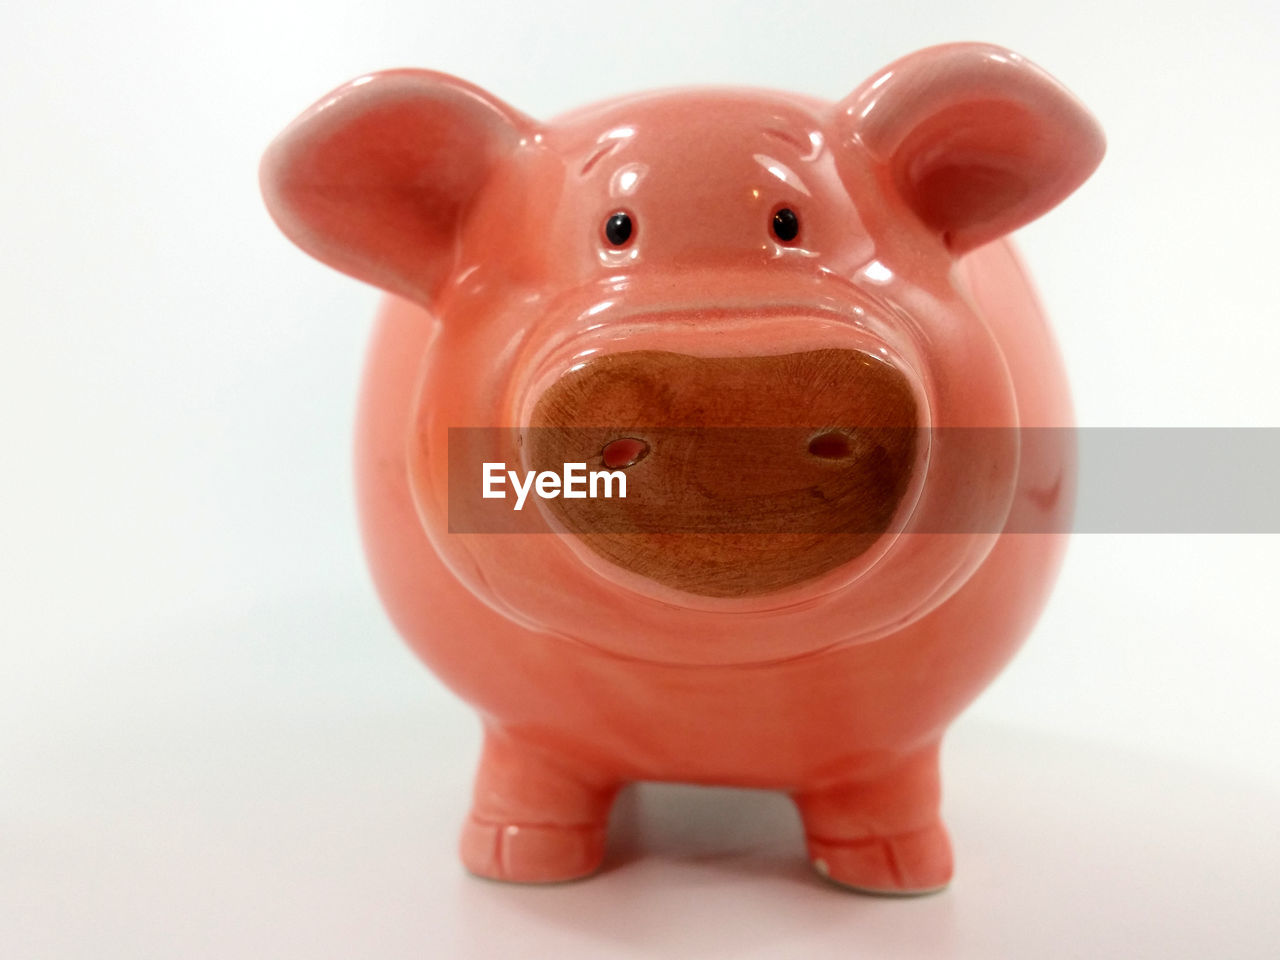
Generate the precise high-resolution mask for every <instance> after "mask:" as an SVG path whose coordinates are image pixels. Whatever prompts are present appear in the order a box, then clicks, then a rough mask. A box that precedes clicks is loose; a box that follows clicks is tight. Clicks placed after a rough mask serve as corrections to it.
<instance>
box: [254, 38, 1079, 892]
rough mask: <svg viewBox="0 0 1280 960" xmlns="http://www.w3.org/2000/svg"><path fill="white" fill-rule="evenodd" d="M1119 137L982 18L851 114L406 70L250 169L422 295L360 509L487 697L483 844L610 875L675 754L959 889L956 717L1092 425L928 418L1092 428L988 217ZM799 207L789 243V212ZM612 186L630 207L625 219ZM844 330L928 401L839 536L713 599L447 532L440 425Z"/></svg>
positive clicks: (821, 863) (566, 538)
mask: <svg viewBox="0 0 1280 960" xmlns="http://www.w3.org/2000/svg"><path fill="white" fill-rule="evenodd" d="M1102 151H1103V141H1102V137H1101V133H1100V132H1099V130H1098V128H1097V126H1096V124H1095V123H1094V121H1093V120H1092V118H1091V117H1090V116H1089V115H1088V114H1087V113H1086V112H1085V111H1084V109H1083V108H1082V107H1081V106H1080V105H1079V104H1078V103H1077V102H1076V101H1075V100H1074V99H1072V98H1071V96H1070V95H1069V94H1067V93H1066V92H1065V91H1064V90H1063V89H1062V88H1061V87H1060V86H1058V85H1057V84H1056V83H1055V82H1054V81H1053V80H1052V79H1050V78H1049V77H1048V76H1047V75H1046V74H1044V73H1043V72H1042V71H1040V70H1039V69H1038V68H1036V67H1035V66H1033V65H1031V64H1030V63H1028V62H1027V61H1025V60H1022V59H1021V58H1019V57H1017V56H1016V55H1015V54H1012V53H1009V52H1008V51H1005V50H1001V49H999V48H995V47H989V46H985V45H978V44H955V45H949V46H943V47H937V48H932V49H929V50H925V51H922V52H920V53H917V54H914V55H912V56H909V57H907V58H904V59H903V60H900V61H898V62H897V63H895V64H893V65H891V66H890V67H888V68H886V69H885V70H883V71H881V72H879V73H878V74H876V75H875V76H873V77H872V78H871V79H870V80H868V81H867V82H865V83H864V84H862V85H861V86H860V87H858V88H857V89H856V90H855V91H854V92H853V93H852V94H850V95H849V96H848V97H847V98H846V99H845V100H843V101H841V102H840V103H839V104H836V105H831V104H826V103H822V102H819V101H816V100H813V99H810V98H807V97H800V96H794V95H788V94H781V93H768V92H762V91H754V90H707V91H699V90H694V91H680V92H671V93H656V94H648V95H641V96H635V97H630V98H625V99H621V100H617V101H614V102H611V103H606V104H602V105H598V106H593V107H588V108H585V109H582V110H579V111H576V112H574V113H572V114H570V115H567V116H564V117H561V118H559V119H558V120H555V121H552V122H549V123H539V122H536V121H534V120H532V119H530V118H528V117H525V116H523V115H522V114H520V113H518V112H517V111H515V110H513V109H512V108H510V107H508V106H506V105H505V104H503V103H501V102H499V101H497V100H495V99H494V98H492V97H491V96H489V95H488V94H485V93H483V92H482V91H480V90H477V89H476V88H474V87H471V86H469V85H467V84H465V83H463V82H461V81H459V80H456V79H453V78H451V77H447V76H444V75H441V74H435V73H429V72H425V71H411V70H402V71H392V72H388V73H384V74H376V75H373V76H370V77H364V78H361V79H359V80H356V81H354V82H353V83H351V84H349V85H347V86H345V87H342V88H340V89H339V90H337V91H336V92H334V93H333V94H331V95H330V96H329V97H327V98H325V99H324V100H323V101H321V102H320V103H319V104H317V105H316V106H315V107H313V108H312V109H311V110H309V111H308V112H307V113H305V114H304V115H303V116H302V117H300V118H299V119H298V120H297V121H296V122H295V123H294V124H293V125H292V126H290V127H289V129H288V130H286V131H285V132H284V133H283V134H282V135H281V137H280V138H279V139H278V140H277V141H276V142H275V143H274V144H273V145H272V147H271V148H270V150H269V151H268V154H267V156H266V158H265V160H264V163H263V173H262V177H263V189H264V193H265V196H266V198H267V203H268V206H269V208H270V210H271V212H272V215H273V216H274V217H275V218H276V220H277V222H278V223H279V224H280V226H281V228H282V229H283V230H284V232H285V233H286V234H287V235H288V236H289V237H290V238H291V239H293V240H294V241H295V242H296V243H298V244H299V245H300V246H301V247H302V248H303V249H305V250H307V251H308V252H309V253H311V254H313V255H314V256H316V257H318V258H319V259H321V260H323V261H325V262H326V263H329V264H331V265H332V266H335V267H337V268H338V269H341V270H344V271H346V272H348V273H350V274H351V275H353V276H356V277H358V278H360V279H363V280H366V281H369V282H371V283H374V284H377V285H378V286H381V287H383V288H384V289H386V290H388V291H390V292H392V293H394V294H397V295H398V296H396V297H393V298H391V299H389V300H388V301H387V302H386V305H385V307H384V308H383V310H382V313H381V315H380V317H379V319H378V322H377V327H376V330H375V332H374V335H373V342H372V346H371V349H370V353H369V359H368V367H367V370H366V375H365V381H364V389H363V396H362V398H361V404H360V414H359V423H358V431H359V432H358V439H357V466H358V477H359V492H360V510H361V518H362V524H363V529H364V535H365V542H366V546H367V550H368V555H369V561H370V564H371V567H372V570H373V574H374V578H375V580H376V582H377V585H378V588H379V591H380V593H381V596H382V598H383V601H384V603H385V604H386V607H387V609H388V611H389V612H390V614H391V616H392V617H393V619H394V620H395V622H396V624H397V626H398V627H399V629H400V631H401V632H402V633H403V635H404V636H405V638H406V640H407V641H408V642H409V643H410V645H411V646H412V647H413V649H414V650H415V651H416V652H417V653H418V654H419V655H420V656H421V657H422V659H423V660H424V661H425V662H426V663H427V664H428V665H429V666H430V667H431V668H432V670H434V671H435V672H436V673H437V674H438V675H439V676H440V677H441V678H442V679H443V680H444V682H446V683H447V684H448V685H449V686H450V687H451V688H452V689H453V690H455V691H456V692H457V693H458V694H459V695H460V696H462V697H463V698H465V699H466V700H467V701H469V702H470V703H472V704H473V705H474V706H475V707H476V708H477V709H478V710H479V711H480V713H481V715H482V717H483V720H484V723H485V730H486V738H485V748H484V755H483V757H482V758H481V763H480V770H479V774H478V777H477V783H476V792H475V801H474V806H473V809H472V814H471V816H470V818H469V819H468V822H467V824H466V826H465V827H464V831H463V839H462V856H463V860H464V862H465V863H466V865H467V867H468V868H469V869H470V870H472V871H473V872H476V873H479V874H482V875H484V876H489V877H495V878H500V879H507V880H516V881H553V880H562V879H569V878H572V877H576V876H582V875H584V874H587V873H590V872H591V871H592V870H594V869H595V868H596V866H597V865H598V864H599V861H600V858H601V856H602V853H603V845H604V833H605V823H606V819H607V815H608V811H609V807H610V803H611V801H612V798H613V796H614V794H615V792H616V791H617V789H618V788H619V787H620V786H621V785H622V784H624V783H626V782H628V781H633V780H679V781H689V782H696V783H719V784H737V785H746V786H758V787H767V788H773V789H779V790H786V791H788V792H790V793H791V794H792V795H793V796H794V798H795V800H796V803H797V805H798V807H799V810H800V812H801V815H802V817H803V819H804V823H805V829H806V833H807V835H808V837H809V855H810V857H811V859H812V860H813V862H814V864H815V866H816V867H817V869H819V870H820V871H821V872H822V873H824V874H825V875H828V876H830V877H831V878H832V879H833V880H836V881H838V882H840V883H843V884H846V885H848V886H852V887H856V888H860V889H865V890H874V891H882V892H922V891H927V890H933V889H937V888H939V887H941V886H944V885H945V884H946V883H947V881H948V880H949V878H950V876H951V855H950V846H949V842H948V840H947V836H946V832H945V829H944V828H943V826H942V824H941V821H940V820H939V817H938V799H939V784H938V771H937V751H938V745H939V741H940V739H941V737H942V734H943V732H944V730H945V728H946V726H947V724H948V723H949V722H950V721H951V719H953V718H954V717H955V716H956V715H957V713H959V711H960V710H961V709H963V708H964V706H965V705H966V704H967V703H968V702H969V701H970V700H971V699H972V698H973V697H974V696H975V695H976V694H977V693H978V692H979V691H980V690H981V689H982V688H983V686H984V685H985V684H986V683H987V682H988V681H989V680H990V679H991V678H992V677H993V676H994V675H995V673H996V672H997V671H998V670H999V669H1000V668H1001V666H1002V665H1003V664H1004V663H1005V662H1006V661H1007V660H1008V658H1009V657H1010V656H1011V655H1012V653H1013V652H1014V650H1015V649H1016V648H1017V646H1018V645H1019V643H1021V641H1022V639H1023V638H1024V636H1025V635H1026V633H1027V632H1028V630H1029V629H1030V627H1031V626H1032V624H1033V622H1034V620H1035V618H1036V616H1037V614H1038V612H1039V610H1040V608H1041V606H1042V604H1043V602H1044V600H1045V597H1046V595H1047V593H1048V590H1049V588H1050V585H1051V582H1052V580H1053V577H1054V575H1055V573H1056V570H1057V567H1058V563H1059V560H1060V557H1061V552H1062V549H1063V545H1064V538H1063V535H1062V534H1061V533H1054V532H1048V533H1035V534H1030V533H1025V534H1024V533H1019V534H1013V533H1008V532H1001V531H1004V530H1008V529H1012V528H1017V529H1028V528H1034V529H1037V530H1047V531H1055V530H1056V531H1063V530H1065V529H1066V527H1067V525H1068V522H1069V514H1070V509H1071V503H1072V495H1073V489H1074V450H1073V448H1072V446H1071V441H1070V434H1069V432H1068V431H1060V432H1056V433H1055V434H1054V436H1055V437H1056V438H1057V439H1056V440H1054V441H1053V442H1052V443H1039V444H1036V445H1035V447H1034V449H1028V448H1026V447H1025V445H1022V444H1020V442H1019V436H1020V435H1019V434H1018V433H1017V432H1016V431H1015V430H1001V431H993V432H992V436H994V437H997V438H998V439H997V440H995V441H993V442H992V443H990V444H987V445H985V446H981V447H976V446H974V445H973V444H958V443H955V442H954V441H953V440H952V439H950V438H952V437H953V436H954V435H955V434H956V433H957V431H939V430H937V429H933V428H943V427H1000V428H1014V427H1019V426H1022V427H1032V426H1069V425H1070V424H1071V409H1070V400H1069V395H1068V391H1067V385H1066V380H1065V377H1064V375H1063V371H1062V368H1061V363H1060V360H1059V357H1058V353H1057V350H1056V348H1055V346H1054V342H1053V338H1052V335H1051V332H1050V331H1049V329H1048V327H1047V325H1046V323H1045V320H1044V318H1043V316H1042V315H1041V312H1040V310H1039V307H1038V306H1037V304H1036V301H1035V299H1034V296H1033V294H1032V292H1031V290H1030V288H1029V286H1028V284H1027V281H1026V279H1025V278H1024V276H1023V274H1022V271H1021V269H1020V267H1019V265H1018V263H1017V261H1016V259H1015V257H1014V255H1013V253H1012V251H1011V250H1010V248H1009V247H1008V246H1007V245H1006V244H1004V243H1003V242H999V243H993V242H992V241H997V240H998V239H999V238H1000V237H1002V236H1003V235H1004V234H1006V233H1008V232H1009V231H1011V230H1013V229H1015V228H1016V227H1018V226H1020V225H1022V224H1023V223H1026V222H1027V221H1029V220H1031V219H1032V218H1034V217H1036V216H1039V215H1040V214H1041V213H1043V212H1045V211H1046V210H1048V209H1049V208H1051V207H1052V206H1054V205H1055V204H1056V203H1058V202H1059V201H1060V200H1062V199H1063V198H1064V197H1065V196H1067V195H1068V194H1069V193H1070V192H1071V191H1072V190H1074V189H1075V188H1076V187H1077V186H1078V185H1079V184H1080V183H1081V182H1082V181H1083V180H1084V179H1085V178H1086V177H1087V176H1088V175H1089V173H1090V172H1092V170H1093V168H1094V167H1095V166H1096V165H1097V163H1098V162H1099V160H1100V159H1101V156H1102ZM784 208H785V209H787V210H791V211H794V213H795V214H796V215H797V217H798V223H799V228H798V233H797V234H796V236H795V237H794V238H793V239H787V238H786V237H784V236H782V235H780V234H779V233H778V232H776V230H775V229H774V228H773V227H772V224H773V222H774V216H775V214H776V213H777V212H778V211H779V210H782V209H784ZM619 212H625V213H626V214H627V215H628V217H629V218H630V221H631V224H632V232H631V234H630V236H628V237H627V238H626V239H625V242H623V243H621V244H616V243H613V242H611V241H610V238H609V236H608V233H607V231H606V229H605V224H606V221H607V220H608V219H609V218H610V217H611V216H612V215H614V214H615V213H619ZM822 350H842V351H855V352H857V353H858V354H859V355H866V356H869V357H872V358H875V360H877V361H879V362H883V363H885V364H888V365H889V366H890V367H891V368H892V369H893V370H894V371H896V372H897V373H899V374H901V377H902V378H903V382H904V383H906V384H909V387H910V390H911V392H912V395H913V396H914V398H915V405H914V411H915V421H916V422H915V425H916V426H919V427H925V428H931V429H930V430H928V431H927V432H926V433H925V434H924V435H925V436H927V437H928V438H929V439H928V442H927V446H926V447H925V448H923V449H921V450H920V451H919V455H918V458H917V460H916V461H915V463H914V467H913V469H912V472H911V481H910V485H909V487H908V489H907V493H906V495H905V496H904V498H903V500H902V501H901V503H900V505H899V506H898V507H897V513H896V517H897V522H896V523H895V526H894V528H893V529H892V530H891V531H889V532H886V533H885V534H884V535H883V536H880V537H879V538H878V539H877V540H876V542H875V544H874V546H872V547H871V549H869V550H867V551H866V552H865V553H863V554H861V555H859V556H858V557H856V558H855V559H853V560H851V561H850V562H848V563H843V564H840V565H838V566H836V567H834V568H832V569H828V570H825V571H824V572H822V573H820V574H819V575H816V576H813V577H809V578H807V579H804V580H802V581H801V582H796V583H793V584H791V585H788V586H786V587H784V588H783V589H780V590H767V591H764V592H754V593H753V592H750V591H746V592H744V593H743V594H742V595H740V596H711V595H699V594H694V593H689V592H684V591H682V590H680V589H677V588H674V587H672V586H670V585H669V583H662V582H658V580H656V579H654V578H653V577H651V576H646V575H645V574H644V573H642V572H638V571H637V570H636V569H630V568H628V567H626V566H625V565H618V564H616V563H611V562H610V561H609V560H607V559H605V558H604V557H603V556H601V555H600V554H599V553H597V552H593V550H591V549H588V548H587V547H586V546H584V541H583V538H580V537H578V536H575V535H573V534H571V533H567V532H563V531H561V532H554V533H545V532H543V533H539V532H521V533H508V534H493V533H488V534H478V533H471V534H468V533H451V532H449V527H448V522H447V509H448V498H449V495H450V489H449V483H448V481H449V464H448V462H447V457H446V451H447V449H448V438H449V434H448V431H449V429H450V428H454V427H513V428H521V427H525V426H527V425H528V424H529V423H530V422H531V417H532V415H533V411H534V408H535V406H536V405H537V403H538V401H539V399H540V398H542V397H545V396H547V395H548V391H550V390H552V389H553V388H554V387H555V386H556V385H557V384H561V383H563V382H564V378H566V377H567V376H568V375H569V374H570V373H571V372H573V371H575V370H579V369H581V368H582V367H583V365H584V364H588V363H597V362H599V361H601V360H602V359H607V358H609V357H612V356H615V355H618V356H622V355H626V356H633V355H635V352H637V351H661V352H665V353H671V354H677V355H679V356H682V357H692V358H733V359H738V360H741V361H743V362H744V364H746V363H749V362H750V361H751V360H752V359H753V358H762V357H780V356H784V355H791V354H801V353H805V352H810V351H822ZM743 369H747V368H746V367H743ZM712 388H713V389H714V384H713V385H712ZM814 389H815V390H819V389H821V390H831V389H838V385H836V387H834V388H833V386H832V385H830V384H827V385H822V386H818V385H815V387H814ZM741 406H742V407H743V408H744V409H743V410H742V411H741V417H740V422H741V423H746V424H749V425H752V426H773V425H782V424H788V423H794V422H796V420H795V418H796V417H797V416H800V414H797V413H796V412H795V411H792V410H789V409H783V408H782V407H784V406H786V405H784V404H780V402H779V401H778V400H777V399H776V398H773V397H771V394H770V389H769V384H767V383H762V384H761V386H760V390H759V396H758V398H755V399H751V400H748V401H747V402H745V403H743V404H742V405H741ZM695 419H696V417H695ZM799 422H803V420H801V421H799ZM721 425H722V424H717V423H707V424H706V426H709V427H715V426H721ZM650 426H654V427H660V426H662V424H651V425H650ZM496 435H497V434H496V433H495V436H496ZM500 454H501V451H500V450H496V449H495V450H494V451H493V456H492V458H493V459H498V460H500V459H503V457H502V456H501V455H500ZM455 495H456V494H455ZM1029 516H1034V523H1032V522H1028V521H1027V518H1028V517H1029ZM526 522H528V523H529V524H532V525H533V527H536V528H540V529H547V527H548V525H549V524H551V523H552V520H551V518H550V517H549V516H548V514H547V513H546V512H545V511H542V510H531V511H530V512H529V514H528V517H527V518H526ZM530 529H532V528H530ZM940 530H965V531H974V532H962V533H960V532H938V531H940ZM677 536H678V535H677ZM735 562H736V561H735ZM741 562H743V563H749V562H750V561H749V559H742V560H741Z"/></svg>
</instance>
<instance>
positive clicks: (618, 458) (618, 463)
mask: <svg viewBox="0 0 1280 960" xmlns="http://www.w3.org/2000/svg"><path fill="white" fill-rule="evenodd" d="M648 453H649V445H648V444H647V443H645V442H644V441H643V440H637V439H636V438H635V437H619V438H618V439H617V440H610V441H609V442H608V443H606V444H605V445H604V449H602V450H601V451H600V457H601V459H603V460H604V465H605V466H606V467H608V468H609V469H610V470H621V469H622V468H623V467H629V466H631V465H632V464H633V463H636V462H637V461H639V460H643V459H644V458H645V456H646V455H647V454H648Z"/></svg>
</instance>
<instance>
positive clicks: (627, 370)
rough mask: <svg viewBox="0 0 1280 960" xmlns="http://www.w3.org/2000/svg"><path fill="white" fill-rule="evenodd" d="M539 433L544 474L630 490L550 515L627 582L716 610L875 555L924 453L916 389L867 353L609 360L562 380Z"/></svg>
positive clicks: (534, 455)
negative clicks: (597, 476)
mask: <svg viewBox="0 0 1280 960" xmlns="http://www.w3.org/2000/svg"><path fill="white" fill-rule="evenodd" d="M531 426H532V427H533V429H531V430H529V431H528V433H527V439H526V441H525V444H526V457H527V465H528V467H529V468H530V469H533V470H538V471H542V470H550V471H553V472H556V473H560V472H561V470H562V469H563V465H564V464H566V463H585V464H586V469H587V470H588V471H597V470H603V469H612V470H621V471H622V472H623V473H624V474H625V476H626V497H625V499H624V498H621V497H618V496H616V495H615V496H612V497H605V496H596V497H591V496H587V497H582V498H576V499H570V498H565V497H559V498H556V499H551V500H547V501H546V505H547V506H548V507H549V508H550V509H551V510H552V511H553V513H554V514H555V516H556V517H557V518H558V519H559V521H560V522H561V523H562V524H563V525H564V526H565V527H566V528H567V529H568V530H570V531H571V532H573V533H575V534H577V535H578V536H579V537H580V538H581V539H582V541H583V542H584V543H585V544H586V545H587V546H588V547H589V548H590V549H591V550H593V551H594V552H595V553H597V554H599V555H600V556H602V557H604V558H605V559H607V560H609V561H610V562H612V563H614V564H616V565H617V566H619V567H622V568H624V569H626V570H630V571H633V572H635V573H638V574H640V575H642V576H644V577H647V578H650V579H652V580H655V581H657V582H659V583H662V584H665V585H667V586H670V587H675V588H677V589H679V590H683V591H686V592H689V593H693V594H699V595H702V596H708V597H749V596H755V595H758V594H763V593H768V592H770V591H774V590H779V589H782V588H784V587H788V586H792V585H794V584H798V583H802V582H804V581H806V580H810V579H812V578H814V577H817V576H819V575H820V574H823V573H825V572H827V571H829V570H832V569H834V568H836V567H838V566H840V565H842V564H844V563H847V562H849V561H850V560H853V559H854V558H855V557H858V556H859V555H861V554H862V553H864V552H866V551H867V550H868V549H869V548H870V547H871V546H872V544H874V543H875V542H876V540H878V539H879V538H880V537H881V536H882V535H883V534H884V533H885V531H886V530H888V528H889V526H890V524H891V522H892V521H893V518H894V516H895V514H896V513H897V510H898V507H899V505H900V503H901V502H902V498H903V496H904V494H905V493H906V491H907V489H908V486H909V483H910V480H911V475H912V472H913V468H914V466H915V454H916V449H917V438H916V432H917V410H916V402H915V397H914V393H913V391H912V389H911V385H910V383H909V382H908V380H907V378H906V377H905V376H904V375H903V374H902V373H901V372H900V371H899V370H897V369H896V368H895V367H893V366H891V365H890V364H888V363H886V362H884V361H883V360H880V359H878V358H876V357H873V356H871V355H870V354H866V353H862V352H860V351H857V350H839V349H828V350H813V351H807V352H804V353H793V354H786V355H782V356H769V357H712V358H707V357H694V356H687V355H683V354H675V353H664V352H659V351H634V352H629V353H614V354H606V355H603V356H600V357H597V358H595V359H592V360H589V361H587V362H586V363H585V364H582V365H580V366H578V367H577V368H576V369H574V370H572V371H571V372H569V373H567V374H566V375H564V376H563V377H561V378H560V379H559V380H557V381H556V382H555V383H554V384H553V385H552V386H551V387H550V388H549V389H548V390H547V391H546V392H545V393H544V394H543V395H542V397H541V398H540V399H539V401H538V403H537V404H536V406H535V409H534V413H533V417H532V423H531ZM615 490H616V488H615ZM597 492H599V490H598V491H597Z"/></svg>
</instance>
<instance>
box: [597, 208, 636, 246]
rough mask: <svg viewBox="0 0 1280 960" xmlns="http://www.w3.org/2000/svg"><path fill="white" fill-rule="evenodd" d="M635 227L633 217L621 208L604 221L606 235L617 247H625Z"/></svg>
mask: <svg viewBox="0 0 1280 960" xmlns="http://www.w3.org/2000/svg"><path fill="white" fill-rule="evenodd" d="M633 229H634V227H633V226H632V223H631V217H630V216H629V215H628V214H625V213H623V212H622V211H621V210H619V211H618V212H617V213H615V214H613V216H611V217H610V218H609V219H608V220H606V221H605V222H604V236H605V239H606V240H608V241H609V243H610V244H612V245H613V246H615V247H625V246H626V245H627V241H628V240H630V239H631V234H632V231H633Z"/></svg>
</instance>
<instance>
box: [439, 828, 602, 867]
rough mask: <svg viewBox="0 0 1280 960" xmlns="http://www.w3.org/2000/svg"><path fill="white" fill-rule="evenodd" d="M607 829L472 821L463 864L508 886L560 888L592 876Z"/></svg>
mask: <svg viewBox="0 0 1280 960" xmlns="http://www.w3.org/2000/svg"><path fill="white" fill-rule="evenodd" d="M604 838H605V827H604V825H603V824H592V823H583V824H573V825H569V826H563V825H558V824H546V823H492V822H488V821H484V820H478V819H476V818H475V817H469V818H468V819H467V823H466V826H465V827H463V830H462V863H463V866H465V867H466V868H467V870H469V871H470V872H471V873H474V874H475V875H476V876H478V877H485V878H486V879H489V880H504V881H506V882H508V883H559V882H561V881H564V880H576V879H579V878H581V877H586V876H590V875H591V874H593V873H595V872H596V870H597V869H599V867H600V861H601V860H603V859H604Z"/></svg>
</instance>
